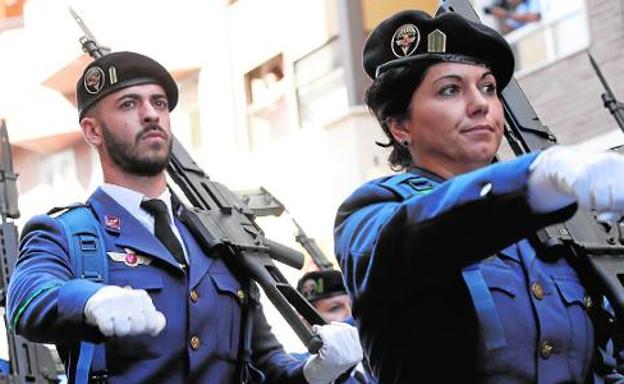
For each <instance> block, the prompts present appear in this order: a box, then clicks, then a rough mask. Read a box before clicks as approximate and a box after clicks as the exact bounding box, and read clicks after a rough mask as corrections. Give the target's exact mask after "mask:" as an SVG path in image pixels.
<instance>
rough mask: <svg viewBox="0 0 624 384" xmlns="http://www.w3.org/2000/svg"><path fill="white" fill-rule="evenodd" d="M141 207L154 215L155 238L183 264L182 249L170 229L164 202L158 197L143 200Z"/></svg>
mask: <svg viewBox="0 0 624 384" xmlns="http://www.w3.org/2000/svg"><path fill="white" fill-rule="evenodd" d="M141 208H143V209H145V210H146V211H147V212H148V213H150V214H151V215H152V216H154V233H155V235H156V238H157V239H158V240H160V242H161V243H163V245H164V246H165V247H166V248H167V249H168V250H169V252H171V254H172V255H173V256H175V258H176V260H178V263H180V264H181V265H185V264H186V262H185V260H184V250H183V249H182V245H181V244H180V241H179V240H178V238H177V237H176V235H175V233H173V230H172V229H171V224H170V222H169V220H170V217H169V212H168V211H167V205H166V204H165V202H164V201H162V200H159V199H152V200H143V201H142V202H141Z"/></svg>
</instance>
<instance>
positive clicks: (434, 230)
mask: <svg viewBox="0 0 624 384" xmlns="http://www.w3.org/2000/svg"><path fill="white" fill-rule="evenodd" d="M513 62H514V61H513V54H512V52H511V49H510V47H509V45H508V44H507V42H506V41H505V40H504V39H503V37H502V36H500V34H498V33H497V32H496V31H494V30H492V29H491V28H488V27H486V26H483V25H481V24H476V23H472V22H469V21H468V20H466V19H464V18H462V17H461V16H459V15H457V14H455V13H445V14H443V15H440V16H437V17H431V16H429V15H427V14H425V13H424V12H420V11H403V12H399V13H397V14H395V15H393V16H391V17H389V18H388V19H386V20H384V21H382V22H381V24H380V25H379V26H377V27H376V28H375V29H374V30H373V32H372V33H371V35H370V36H369V38H368V40H367V42H366V45H365V48H364V66H365V69H366V71H367V73H368V75H369V76H370V77H371V78H372V79H373V83H372V85H371V86H370V88H369V89H368V91H367V95H366V100H367V104H368V106H369V108H370V109H371V111H372V112H373V113H374V114H375V116H376V118H377V119H378V121H379V123H380V126H381V128H382V129H383V131H384V133H385V134H386V135H387V137H388V139H389V142H388V144H386V146H388V147H390V148H391V149H392V152H391V154H390V158H389V160H390V163H391V165H392V166H393V167H394V168H395V169H397V170H404V172H402V173H399V174H395V175H391V176H388V177H383V178H380V179H376V180H373V181H370V182H368V183H366V184H364V185H363V186H361V187H360V188H358V189H357V190H356V191H355V192H354V193H353V194H352V195H351V196H350V197H348V198H347V200H346V201H345V202H344V203H343V204H342V205H341V207H340V208H339V210H338V214H337V218H336V227H335V238H336V241H335V244H336V256H337V258H338V260H339V262H340V265H341V267H342V271H343V274H344V275H345V283H346V286H347V289H348V291H349V293H350V295H351V296H352V298H353V317H354V319H355V322H356V324H357V326H358V329H359V331H360V337H361V340H362V345H363V348H364V351H365V353H366V355H367V356H368V358H369V360H370V363H371V366H372V370H373V373H374V374H375V376H376V377H377V378H378V379H379V380H380V382H382V383H384V384H385V383H417V382H461V383H471V382H477V383H545V384H553V383H591V382H594V383H602V382H622V380H623V379H624V377H623V376H622V375H621V371H620V370H618V369H617V367H616V362H617V364H618V365H619V364H621V362H622V359H621V355H620V354H619V353H617V354H615V355H614V353H613V349H612V348H610V347H612V344H611V341H612V340H609V337H608V334H607V333H605V332H604V331H605V330H606V329H607V328H606V324H605V323H607V322H606V321H605V322H604V323H601V322H600V323H599V322H597V323H595V324H594V323H593V322H592V317H593V316H597V317H598V314H600V315H602V316H605V317H606V316H607V315H608V314H607V312H606V311H607V310H608V309H609V308H607V306H606V305H604V306H603V305H602V304H603V302H604V300H603V298H602V297H599V296H597V295H595V292H591V291H589V290H588V289H587V287H585V286H584V285H583V283H582V281H581V280H580V278H579V276H578V275H577V272H576V270H575V269H574V268H573V267H572V266H571V265H570V264H569V263H568V261H567V259H566V258H554V257H549V258H547V257H545V256H547V255H546V254H545V249H544V248H543V247H542V245H541V244H540V243H539V242H538V241H537V238H536V236H535V232H536V230H538V229H541V228H543V227H545V226H547V225H549V224H553V223H558V222H562V221H564V220H566V219H568V218H570V217H571V215H572V214H573V213H574V212H575V210H576V209H577V206H580V207H582V208H585V209H591V210H594V211H595V212H596V213H597V215H598V216H599V217H600V218H601V219H602V220H609V219H614V218H619V217H620V216H621V214H622V212H624V181H623V180H624V178H622V177H619V176H618V177H614V175H622V174H624V159H623V158H622V157H621V156H620V155H617V154H613V153H603V154H585V153H582V152H580V151H576V150H573V149H570V148H567V147H559V146H555V147H552V148H550V149H547V150H545V151H543V152H541V153H532V154H528V155H525V156H522V157H518V158H517V159H514V160H511V161H507V162H499V163H494V164H492V162H493V160H494V156H495V154H496V151H497V150H498V147H499V145H500V142H501V138H502V134H503V128H504V125H503V124H504V113H503V106H502V103H501V100H500V90H501V89H503V88H504V87H505V86H506V84H507V83H508V82H509V80H510V78H511V76H512V73H513ZM550 256H552V255H550ZM590 294H592V295H593V297H592V296H590ZM592 298H593V300H592ZM616 347H617V349H618V352H619V349H620V347H621V346H620V345H619V344H616Z"/></svg>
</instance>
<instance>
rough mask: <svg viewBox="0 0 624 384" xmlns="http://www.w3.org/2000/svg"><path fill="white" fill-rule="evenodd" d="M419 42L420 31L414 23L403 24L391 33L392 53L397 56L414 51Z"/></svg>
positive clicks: (406, 54)
mask: <svg viewBox="0 0 624 384" xmlns="http://www.w3.org/2000/svg"><path fill="white" fill-rule="evenodd" d="M418 43H420V31H418V28H416V26H415V25H414V24H403V25H401V26H400V27H399V28H397V30H396V31H395V32H394V35H392V42H391V47H392V53H394V55H395V56H396V57H398V58H402V57H406V56H409V55H411V54H412V53H414V51H415V50H416V48H417V47H418Z"/></svg>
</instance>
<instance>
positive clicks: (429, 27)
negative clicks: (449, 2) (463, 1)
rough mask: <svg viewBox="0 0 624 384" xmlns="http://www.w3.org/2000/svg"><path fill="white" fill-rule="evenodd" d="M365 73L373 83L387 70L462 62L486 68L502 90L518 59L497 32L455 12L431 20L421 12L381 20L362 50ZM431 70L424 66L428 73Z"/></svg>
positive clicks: (409, 12) (406, 13) (411, 11)
mask: <svg viewBox="0 0 624 384" xmlns="http://www.w3.org/2000/svg"><path fill="white" fill-rule="evenodd" d="M363 61H364V69H365V70H366V73H367V74H368V76H370V77H371V79H373V80H374V79H376V78H377V77H378V76H379V75H380V74H381V73H383V72H384V71H386V70H388V69H390V68H393V67H398V66H406V65H412V64H420V65H422V64H429V65H430V64H434V63H437V62H459V63H469V64H485V65H487V66H488V67H489V68H490V69H491V70H492V73H493V74H494V76H495V77H496V81H497V83H498V86H499V88H500V89H503V88H504V87H505V86H506V85H507V83H509V80H510V79H511V76H512V75H513V71H514V56H513V52H512V50H511V47H510V46H509V44H508V43H507V41H506V40H505V39H504V38H503V37H502V36H501V35H500V34H499V33H498V32H496V31H495V30H493V29H492V28H490V27H487V26H485V25H483V24H480V23H474V22H471V21H469V20H467V19H465V18H464V17H462V16H460V15H458V14H456V13H454V12H448V13H443V14H441V15H439V16H436V17H431V16H429V15H428V14H427V13H425V12H422V11H413V10H409V11H402V12H399V13H397V14H394V15H393V16H391V17H389V18H387V19H385V20H383V21H382V22H381V23H380V24H379V25H378V26H377V27H376V28H375V29H374V30H373V31H372V32H371V34H370V35H369V37H368V39H367V41H366V44H365V46H364V56H363ZM427 67H428V65H423V66H422V68H423V70H425V69H426V68H427Z"/></svg>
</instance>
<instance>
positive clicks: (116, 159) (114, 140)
mask: <svg viewBox="0 0 624 384" xmlns="http://www.w3.org/2000/svg"><path fill="white" fill-rule="evenodd" d="M101 126H102V136H103V139H104V145H105V146H106V150H107V151H108V154H109V156H110V158H111V160H112V161H113V163H115V164H116V165H117V166H119V168H121V169H122V170H123V171H124V172H127V173H130V174H132V175H136V176H156V175H158V174H159V173H160V172H162V171H163V170H164V169H165V167H166V166H167V163H168V162H169V157H170V156H171V147H172V145H173V140H171V136H170V135H168V134H166V133H165V135H166V137H167V142H166V145H167V146H168V148H167V152H166V154H165V155H163V156H149V155H144V156H141V153H138V152H137V145H138V144H139V142H140V140H141V137H142V136H143V135H144V134H145V133H147V132H148V131H150V130H152V129H155V130H160V131H161V132H164V130H163V129H162V128H161V127H160V126H159V125H158V124H150V125H146V126H145V127H143V129H141V130H140V131H139V132H138V133H137V134H136V135H135V137H134V142H133V143H130V142H125V141H123V140H121V139H120V138H118V137H117V136H115V135H114V134H113V133H112V132H111V130H110V129H109V128H108V126H107V125H106V124H104V123H101ZM156 145H159V146H160V144H156Z"/></svg>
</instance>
